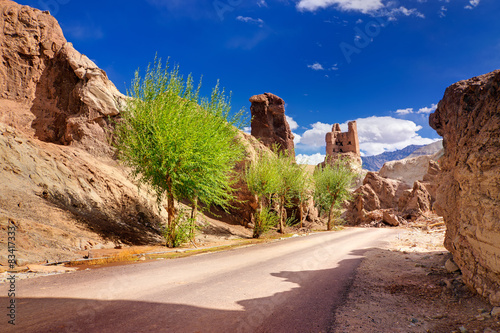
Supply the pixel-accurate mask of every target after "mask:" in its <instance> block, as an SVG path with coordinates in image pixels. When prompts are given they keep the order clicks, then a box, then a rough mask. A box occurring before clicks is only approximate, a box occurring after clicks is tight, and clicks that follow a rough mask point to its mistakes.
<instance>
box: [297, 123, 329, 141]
mask: <svg viewBox="0 0 500 333" xmlns="http://www.w3.org/2000/svg"><path fill="white" fill-rule="evenodd" d="M311 127H312V128H311V129H308V130H307V131H305V132H304V133H303V134H302V139H301V140H300V143H301V144H303V145H306V146H311V147H322V146H324V145H325V135H326V133H328V132H330V131H331V130H332V125H331V124H325V123H321V122H319V121H318V122H317V123H314V124H312V125H311Z"/></svg>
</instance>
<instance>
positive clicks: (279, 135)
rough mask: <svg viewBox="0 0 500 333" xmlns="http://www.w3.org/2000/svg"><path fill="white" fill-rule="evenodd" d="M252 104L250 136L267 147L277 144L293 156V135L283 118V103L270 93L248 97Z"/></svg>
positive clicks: (284, 117)
mask: <svg viewBox="0 0 500 333" xmlns="http://www.w3.org/2000/svg"><path fill="white" fill-rule="evenodd" d="M250 102H251V103H252V105H251V107H250V111H251V113H252V124H251V125H252V135H253V136H254V137H256V138H257V139H259V140H260V141H261V142H262V143H263V144H264V145H266V146H267V147H269V148H270V147H271V146H272V145H274V144H278V145H279V147H280V149H281V150H283V151H288V152H289V153H290V154H291V155H292V156H295V150H294V143H293V134H292V131H291V130H290V125H288V122H287V120H286V116H285V101H283V99H281V98H279V97H278V96H276V95H273V94H271V93H264V94H260V95H254V96H252V97H250Z"/></svg>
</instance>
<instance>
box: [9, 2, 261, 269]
mask: <svg viewBox="0 0 500 333" xmlns="http://www.w3.org/2000/svg"><path fill="white" fill-rule="evenodd" d="M0 13H2V14H1V17H0V20H1V26H2V27H3V31H2V32H1V33H0V54H1V55H2V59H3V61H2V62H0V184H2V186H0V228H1V229H2V230H4V231H5V230H7V225H8V224H9V223H13V224H15V225H16V226H17V233H16V247H17V258H18V261H19V264H25V263H27V262H40V261H60V260H67V259H74V258H77V257H81V255H79V254H77V252H78V251H82V250H91V249H99V248H113V247H115V246H120V245H121V244H131V245H132V244H161V243H163V238H162V237H161V231H160V224H161V223H162V221H165V216H164V210H162V211H161V212H158V209H157V206H156V200H155V198H154V196H152V195H151V194H150V193H149V192H148V189H147V188H145V187H142V188H141V190H140V191H138V188H137V186H136V184H135V183H134V182H132V181H131V180H130V179H129V177H128V171H127V170H126V169H125V168H124V167H122V166H121V165H120V164H118V163H117V161H116V160H115V159H114V156H113V155H114V151H113V148H112V147H111V146H110V144H109V142H110V136H111V135H112V130H113V118H116V119H118V118H119V115H120V112H121V111H122V110H123V107H124V105H125V103H126V97H125V96H124V95H122V94H121V93H120V92H119V91H118V90H117V89H116V88H115V86H114V85H113V83H112V82H111V81H109V80H108V78H107V75H106V73H105V72H104V71H103V70H101V69H99V68H98V67H97V66H96V65H95V64H94V63H93V62H92V61H90V60H89V59H88V58H87V57H86V56H85V55H82V54H80V53H79V52H78V51H76V50H75V49H74V48H73V46H72V45H71V44H70V43H68V42H67V41H66V39H65V38H64V35H63V32H62V31H61V28H60V27H59V25H58V23H57V21H56V19H55V18H54V17H52V16H51V15H50V14H49V13H48V12H42V11H39V10H37V9H33V8H30V7H28V6H21V5H18V4H16V3H14V2H12V1H6V0H0ZM241 139H242V140H244V141H245V145H246V147H247V159H246V160H245V161H243V162H242V163H240V164H239V165H238V166H237V170H242V169H243V168H244V165H245V163H248V162H249V161H251V160H252V158H253V156H255V155H256V151H258V150H260V149H266V148H265V147H264V146H263V145H262V144H261V143H260V142H258V141H257V140H256V139H255V138H252V137H251V136H249V135H246V134H244V133H242V134H241ZM237 186H238V189H239V192H238V193H237V195H238V199H240V200H249V203H248V205H246V206H245V209H243V206H242V204H241V203H239V205H240V206H237V205H238V203H237V204H235V205H234V206H235V209H234V210H233V212H232V214H231V219H228V222H233V223H246V222H248V221H249V215H250V210H251V209H252V207H253V206H254V205H252V200H254V198H253V197H252V196H250V194H249V193H248V191H245V187H244V184H243V183H242V182H239V183H238V184H237ZM6 234H7V233H6V232H3V233H0V244H1V246H2V248H7V238H6ZM7 254H8V253H7V252H2V253H0V265H5V264H6V263H7Z"/></svg>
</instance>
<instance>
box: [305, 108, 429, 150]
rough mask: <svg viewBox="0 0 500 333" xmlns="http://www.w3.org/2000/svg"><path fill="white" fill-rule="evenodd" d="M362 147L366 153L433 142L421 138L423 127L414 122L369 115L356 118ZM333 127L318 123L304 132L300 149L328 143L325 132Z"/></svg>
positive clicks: (345, 126)
mask: <svg viewBox="0 0 500 333" xmlns="http://www.w3.org/2000/svg"><path fill="white" fill-rule="evenodd" d="M356 122H357V127H358V137H359V143H360V149H361V151H362V153H363V155H367V156H368V155H377V154H380V153H383V152H385V151H394V150H397V149H402V148H404V147H406V146H409V145H413V144H415V145H423V144H429V143H432V142H434V141H435V140H433V139H428V138H422V137H421V136H420V135H419V134H418V133H417V132H418V131H419V130H421V129H422V127H421V126H418V125H417V124H415V123H414V122H413V121H410V120H404V119H397V118H393V117H376V116H372V117H368V118H359V119H356ZM340 128H341V129H342V131H346V130H347V122H346V123H343V124H340ZM331 129H332V125H331V124H325V123H321V122H317V123H314V124H312V125H311V128H310V129H308V130H307V131H305V132H304V133H303V134H302V138H301V139H300V141H299V142H298V143H300V146H299V147H297V148H300V149H303V150H312V151H314V150H317V149H318V148H319V147H324V146H325V135H326V133H328V132H330V131H331Z"/></svg>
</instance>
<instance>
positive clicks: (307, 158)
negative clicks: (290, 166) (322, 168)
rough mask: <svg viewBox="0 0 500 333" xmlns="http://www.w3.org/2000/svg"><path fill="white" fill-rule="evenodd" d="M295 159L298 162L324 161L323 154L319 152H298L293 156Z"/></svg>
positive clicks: (315, 163)
mask: <svg viewBox="0 0 500 333" xmlns="http://www.w3.org/2000/svg"><path fill="white" fill-rule="evenodd" d="M295 161H297V163H298V164H309V165H318V164H319V163H321V162H324V161H325V155H322V154H320V153H316V154H313V155H304V154H299V155H297V156H295Z"/></svg>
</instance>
